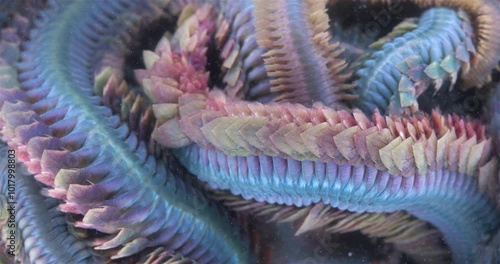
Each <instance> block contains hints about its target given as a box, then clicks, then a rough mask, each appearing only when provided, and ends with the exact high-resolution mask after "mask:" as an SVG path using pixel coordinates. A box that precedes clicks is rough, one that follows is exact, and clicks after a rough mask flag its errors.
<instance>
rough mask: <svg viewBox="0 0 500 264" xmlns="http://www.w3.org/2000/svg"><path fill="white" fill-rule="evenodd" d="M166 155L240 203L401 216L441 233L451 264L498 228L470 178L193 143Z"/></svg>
mask: <svg viewBox="0 0 500 264" xmlns="http://www.w3.org/2000/svg"><path fill="white" fill-rule="evenodd" d="M174 155H176V157H178V159H179V161H180V162H181V163H182V164H183V165H184V166H186V168H187V169H188V170H189V171H190V172H191V173H193V174H194V175H197V177H198V178H199V179H201V180H203V181H205V182H207V183H209V184H210V185H211V187H213V188H216V189H222V190H230V191H231V192H232V193H233V194H238V195H239V194H241V195H242V196H243V197H244V198H245V199H256V200H257V201H266V202H268V203H279V204H286V205H296V206H307V205H310V204H312V203H318V202H323V203H324V204H329V205H332V206H333V207H336V208H339V209H341V210H349V211H354V212H394V211H399V210H405V211H407V212H409V213H411V214H412V215H415V216H416V217H418V218H420V219H422V220H425V221H428V222H430V223H431V224H433V225H435V226H436V227H437V228H439V229H440V230H441V231H442V232H443V234H444V237H445V239H446V242H447V243H448V245H449V246H450V248H451V250H452V252H453V257H454V260H455V262H456V263H467V262H470V261H471V260H472V259H474V257H475V254H477V248H476V247H477V245H480V243H481V239H482V236H483V235H484V234H486V233H487V232H490V231H491V230H493V229H494V228H496V227H497V226H498V224H499V222H498V221H499V214H498V212H497V211H496V210H495V209H494V206H493V205H492V204H491V202H490V201H489V199H488V198H487V197H486V195H484V194H481V193H480V192H479V191H478V187H477V184H476V183H475V182H476V179H473V178H472V177H468V176H466V175H461V174H458V173H454V172H450V171H448V170H445V169H441V170H437V171H432V172H429V173H428V174H427V175H425V176H418V177H408V178H405V177H400V176H391V175H389V174H388V173H387V172H383V171H379V170H377V169H375V168H371V167H368V166H358V167H355V166H349V165H336V164H333V163H323V162H319V161H317V162H313V161H296V160H290V159H289V160H287V159H282V158H279V157H269V156H249V157H237V156H228V155H225V154H223V153H221V152H217V151H211V150H206V149H202V148H199V147H198V146H196V145H191V146H189V147H185V148H180V149H177V150H175V152H174Z"/></svg>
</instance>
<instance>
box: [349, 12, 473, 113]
mask: <svg viewBox="0 0 500 264" xmlns="http://www.w3.org/2000/svg"><path fill="white" fill-rule="evenodd" d="M462 16H465V15H464V14H462ZM407 27H408V25H407ZM471 31H472V30H471V28H470V25H469V22H468V21H467V20H465V19H463V18H461V17H459V14H458V13H457V12H455V11H453V10H451V9H447V8H431V9H429V10H428V11H426V12H425V13H424V14H423V15H422V17H421V18H420V19H419V23H418V25H416V28H415V29H414V30H411V31H409V32H407V33H405V34H403V35H401V36H399V37H395V38H394V39H392V40H388V41H387V42H386V43H385V44H378V43H376V44H375V45H382V47H381V48H380V49H378V50H376V51H374V52H373V53H372V54H371V55H370V57H369V58H368V59H367V60H366V61H365V62H364V63H363V65H362V66H361V68H360V69H359V70H358V71H357V72H356V75H357V76H358V77H359V80H358V81H357V82H356V85H357V87H356V89H355V90H354V92H355V94H356V95H358V96H359V97H358V98H357V99H356V101H355V102H354V105H355V106H357V107H359V108H360V109H361V110H362V111H363V112H365V113H367V114H371V113H373V111H374V110H375V109H378V110H380V111H381V112H382V113H385V112H386V111H387V110H388V108H389V107H392V108H393V109H394V108H395V109H400V108H402V107H411V106H415V105H417V102H416V98H417V97H418V95H419V94H421V93H422V92H424V91H425V89H427V87H428V86H430V85H431V84H434V85H435V87H436V89H439V88H440V87H441V86H442V85H443V82H444V81H446V80H447V79H450V80H451V85H454V83H455V81H456V80H457V76H458V72H459V70H460V69H463V71H468V70H469V68H470V60H471V56H473V55H474V53H475V49H474V45H473V44H472V36H471V35H470V34H471ZM461 65H462V66H461Z"/></svg>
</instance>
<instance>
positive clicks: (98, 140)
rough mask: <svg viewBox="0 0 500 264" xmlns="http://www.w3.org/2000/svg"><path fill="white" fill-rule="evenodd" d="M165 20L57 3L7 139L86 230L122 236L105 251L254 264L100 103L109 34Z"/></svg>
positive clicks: (39, 37)
mask: <svg viewBox="0 0 500 264" xmlns="http://www.w3.org/2000/svg"><path fill="white" fill-rule="evenodd" d="M83 11H85V12H84V13H85V14H86V15H85V16H84V17H82V18H81V19H74V18H76V17H79V14H81V13H82V12H83ZM157 11H158V7H157V6H155V5H153V4H151V3H149V2H147V3H142V2H141V3H139V2H135V3H130V2H129V1H112V2H107V1H71V2H64V3H63V4H62V5H58V4H57V3H55V2H52V7H51V9H50V10H49V11H48V12H47V14H48V16H47V17H43V18H42V20H41V21H39V23H38V24H37V28H36V29H34V30H33V31H32V34H31V41H30V42H29V43H27V44H26V51H25V52H24V53H23V54H22V62H21V63H20V65H19V67H20V69H21V73H20V75H19V79H20V80H21V87H22V89H3V90H2V98H1V100H0V105H2V110H1V114H2V116H1V123H2V127H3V129H2V134H3V137H4V139H5V140H7V141H8V143H9V145H10V146H11V147H13V148H15V149H16V152H18V153H19V154H18V155H19V157H20V159H21V160H22V161H23V162H24V163H25V164H27V166H28V167H29V170H30V172H31V173H34V174H36V176H35V178H36V179H37V180H39V181H40V182H42V183H44V184H46V185H48V186H49V187H50V189H49V190H48V191H47V192H46V195H49V196H51V197H55V198H58V199H61V200H63V201H64V204H62V205H61V206H60V208H61V210H62V211H63V212H67V213H74V214H80V215H83V219H82V221H81V222H77V226H79V227H83V228H91V229H96V230H98V231H100V232H103V233H108V234H112V236H110V238H108V239H105V240H103V241H101V242H100V243H99V244H98V245H97V247H96V249H98V250H110V249H116V251H115V252H114V254H113V257H112V258H123V257H127V256H130V255H133V254H135V253H137V252H139V251H141V250H142V249H144V248H147V247H155V246H165V247H166V250H175V251H178V252H180V253H182V254H183V255H185V256H187V257H189V258H191V259H194V260H196V261H198V262H199V263H244V262H246V261H248V255H247V254H248V253H247V252H246V251H245V250H246V247H245V245H243V244H240V241H241V240H240V237H239V234H238V233H237V231H236V230H231V229H228V228H225V224H227V225H229V224H228V223H227V222H224V220H221V217H220V215H219V213H220V212H219V211H218V210H217V209H216V208H215V206H214V205H213V204H211V203H210V202H206V203H204V202H203V201H205V200H204V198H203V196H201V195H200V194H199V193H197V191H195V190H194V189H193V188H191V187H190V186H189V185H187V184H186V183H185V182H183V181H182V180H180V179H178V178H176V177H174V175H173V174H172V173H171V172H170V171H168V170H167V168H166V167H165V164H164V163H163V162H159V161H157V160H156V159H155V158H154V157H152V156H149V155H148V153H147V151H146V148H145V146H144V144H143V143H142V142H141V141H140V140H138V139H137V136H136V135H135V133H131V132H130V131H129V129H128V127H127V126H126V125H123V124H121V123H120V121H119V118H118V117H116V116H113V115H111V112H110V110H109V109H108V108H106V107H103V106H101V105H100V98H98V97H94V96H92V87H93V83H92V81H93V76H91V72H92V71H91V66H92V65H93V63H94V61H95V58H94V57H93V56H95V54H94V52H95V48H96V46H97V43H98V42H99V40H100V39H101V38H102V37H105V32H108V30H109V28H107V26H108V25H111V24H113V22H114V21H115V19H120V18H121V19H124V18H131V17H132V18H133V17H134V16H140V15H154V14H155V12H157ZM123 14H128V15H129V16H127V15H125V16H124V15H123ZM117 15H118V16H117ZM60 21H65V22H66V23H61V22H60ZM123 22H127V21H126V20H125V21H123ZM200 201H202V202H201V203H200ZM199 204H203V205H206V206H201V207H200V206H197V205H199Z"/></svg>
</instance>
